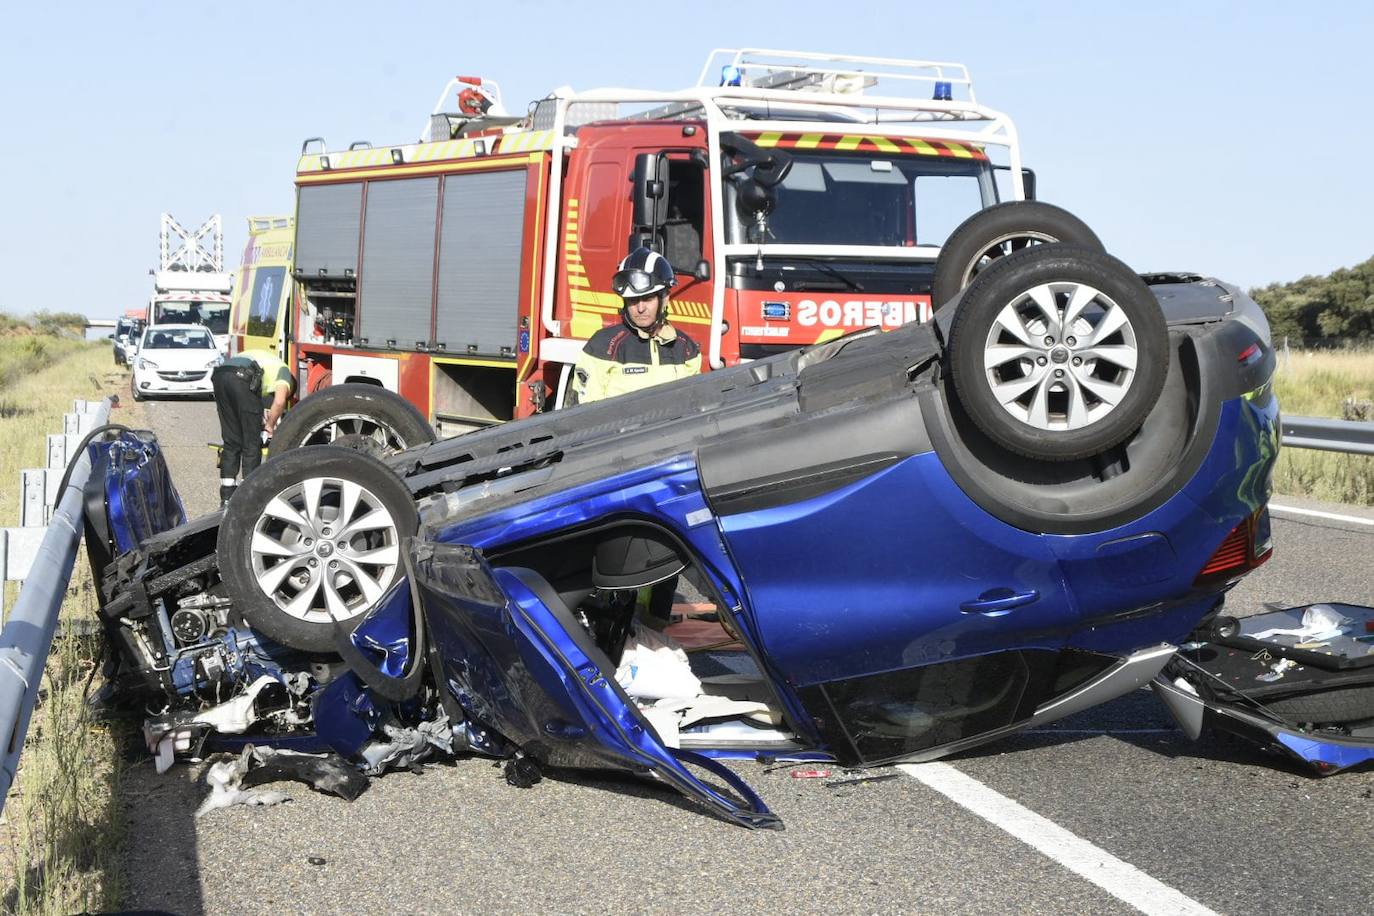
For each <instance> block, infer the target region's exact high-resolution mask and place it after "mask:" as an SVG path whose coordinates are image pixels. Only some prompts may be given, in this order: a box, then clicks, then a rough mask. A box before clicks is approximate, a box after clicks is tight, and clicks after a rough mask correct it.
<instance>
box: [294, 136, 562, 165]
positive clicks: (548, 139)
mask: <svg viewBox="0 0 1374 916" xmlns="http://www.w3.org/2000/svg"><path fill="white" fill-rule="evenodd" d="M553 141H554V136H553V131H551V130H533V131H522V132H520V133H515V134H505V135H503V136H499V137H465V138H463V139H461V140H439V141H436V142H434V143H414V144H408V145H405V146H398V147H390V146H383V147H376V148H370V149H360V150H343V151H341V152H332V153H331V152H325V153H318V154H313V155H310V156H302V157H301V159H300V162H299V163H298V164H297V166H296V171H297V172H322V171H324V169H323V168H322V167H321V165H320V157H321V156H328V157H329V171H331V172H336V171H339V170H340V169H350V168H363V167H366V166H374V165H390V164H391V162H392V158H391V151H392V150H393V149H399V150H400V151H401V155H402V157H403V158H404V160H405V162H407V163H410V162H439V161H442V160H446V159H470V158H472V157H474V156H476V155H477V146H478V144H479V143H480V144H481V146H482V149H483V151H484V152H485V153H487V154H492V153H501V154H506V153H529V152H536V151H542V150H549V149H553Z"/></svg>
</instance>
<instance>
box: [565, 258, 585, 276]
mask: <svg viewBox="0 0 1374 916" xmlns="http://www.w3.org/2000/svg"><path fill="white" fill-rule="evenodd" d="M586 272H587V268H585V267H583V266H582V264H581V262H577V263H574V262H572V261H569V262H568V273H570V274H585V273H586Z"/></svg>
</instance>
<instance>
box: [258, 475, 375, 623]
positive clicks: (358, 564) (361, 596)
mask: <svg viewBox="0 0 1374 916" xmlns="http://www.w3.org/2000/svg"><path fill="white" fill-rule="evenodd" d="M249 549H250V556H251V558H252V568H253V576H254V578H255V579H256V582H257V585H258V588H260V589H261V590H262V592H263V594H265V595H266V596H268V598H270V599H271V600H272V602H273V603H274V604H276V606H277V607H278V608H280V609H281V610H282V611H283V612H284V613H286V614H288V615H289V616H291V617H294V618H296V619H298V620H303V621H306V622H312V623H324V622H327V621H330V620H335V621H345V620H349V619H351V618H353V617H355V616H357V615H358V614H359V613H361V612H362V611H364V610H366V609H367V608H370V607H371V606H372V605H373V604H374V603H375V602H376V600H377V599H378V598H380V597H381V595H382V592H383V591H385V589H386V587H387V586H388V585H390V584H391V582H392V580H393V579H394V578H395V575H396V570H397V567H398V566H399V565H400V562H401V559H400V534H399V531H398V528H397V523H396V520H395V519H394V518H393V517H392V515H391V513H390V512H389V511H388V510H387V508H386V506H385V505H384V504H383V503H382V501H381V500H380V499H379V498H378V497H377V496H376V495H374V494H373V493H372V492H371V491H370V490H368V489H367V488H366V487H363V486H361V485H360V484H357V483H353V482H351V481H348V480H342V479H339V478H335V477H311V478H307V479H306V480H303V481H301V482H299V483H296V484H292V485H291V486H289V487H287V488H286V489H284V490H283V491H282V492H280V493H279V494H277V496H276V497H275V498H273V499H272V500H271V501H270V502H268V504H267V506H266V507H265V508H264V509H263V511H262V515H261V516H260V517H259V519H258V521H257V524H256V525H254V528H253V536H252V542H251V545H250V548H249Z"/></svg>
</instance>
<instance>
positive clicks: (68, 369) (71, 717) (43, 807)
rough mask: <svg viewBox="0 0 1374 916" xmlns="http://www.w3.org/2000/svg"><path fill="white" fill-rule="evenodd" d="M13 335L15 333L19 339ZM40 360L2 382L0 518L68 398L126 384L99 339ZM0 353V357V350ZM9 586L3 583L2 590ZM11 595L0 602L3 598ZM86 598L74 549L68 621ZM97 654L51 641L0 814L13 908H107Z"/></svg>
mask: <svg viewBox="0 0 1374 916" xmlns="http://www.w3.org/2000/svg"><path fill="white" fill-rule="evenodd" d="M21 339H22V338H21ZM43 339H44V340H46V341H48V342H56V343H57V344H58V345H59V346H60V347H61V348H62V352H61V353H58V354H57V355H58V357H59V358H58V359H57V361H56V362H53V363H52V364H51V365H49V366H48V367H47V368H36V369H35V368H32V367H30V368H29V369H28V370H27V371H26V372H25V373H24V374H23V375H22V377H18V378H17V379H16V380H15V381H14V382H13V384H11V385H9V386H7V387H5V388H4V389H3V390H0V524H3V525H14V524H17V523H18V515H19V471H20V470H21V469H23V468H27V467H42V466H43V464H44V463H45V460H46V451H47V439H46V437H47V434H49V433H53V432H60V431H61V429H62V415H63V414H64V413H66V412H67V411H69V410H71V405H72V401H73V400H74V399H77V398H81V399H86V400H91V399H95V398H97V397H101V396H103V395H106V394H110V393H115V392H118V391H120V390H123V388H124V387H125V386H126V385H127V378H128V376H127V374H126V373H125V372H124V371H123V370H117V369H116V368H115V367H114V365H113V361H112V359H111V356H110V350H109V346H108V344H104V343H95V344H90V345H87V344H82V343H80V342H77V341H66V340H62V339H61V338H43ZM0 358H3V355H0ZM11 588H13V587H12V586H11ZM13 595H14V593H13V591H11V592H10V594H9V595H8V596H7V600H6V607H9V606H10V605H11V604H12V599H13ZM95 611H96V600H95V594H94V592H93V590H92V586H91V581H90V571H89V569H88V568H87V565H86V563H85V559H84V556H81V555H78V558H77V564H76V567H75V571H74V573H73V576H72V587H71V589H70V590H69V592H68V595H67V599H66V602H65V603H64V604H63V607H62V619H63V620H64V621H66V622H70V621H76V620H93V619H94V616H95ZM98 651H99V641H98V638H97V637H78V636H64V637H61V638H59V639H58V640H57V641H56V643H55V644H54V646H53V650H52V654H51V656H50V657H49V659H48V664H47V668H46V671H45V675H44V678H43V685H42V687H41V691H40V701H39V706H38V708H37V709H36V710H35V712H34V715H33V720H32V722H31V723H30V726H29V733H28V737H27V740H26V741H25V746H24V752H23V756H22V757H21V759H20V767H19V774H18V777H17V778H16V780H15V785H14V787H13V788H12V789H11V790H10V794H9V797H8V799H7V801H6V805H5V813H4V819H3V822H0V875H3V876H4V879H5V884H6V887H5V890H4V893H3V897H0V906H2V907H3V909H4V910H5V911H6V912H14V913H76V912H88V911H89V912H96V911H101V910H108V909H112V908H113V907H115V906H116V905H117V902H118V897H119V869H118V858H117V856H118V852H119V846H120V837H119V833H120V829H121V828H120V824H121V820H120V812H119V810H118V807H117V805H118V801H117V798H118V796H117V793H116V791H115V788H116V785H117V782H118V779H119V755H118V753H117V748H116V744H117V736H116V735H115V734H114V733H112V732H111V730H110V729H109V728H108V727H106V726H104V725H101V724H98V723H95V722H93V721H92V720H91V717H90V714H89V712H88V711H87V709H86V705H85V702H84V691H85V686H86V680H87V678H88V677H89V676H90V674H91V672H92V670H93V668H94V666H95V657H96V654H97V652H98Z"/></svg>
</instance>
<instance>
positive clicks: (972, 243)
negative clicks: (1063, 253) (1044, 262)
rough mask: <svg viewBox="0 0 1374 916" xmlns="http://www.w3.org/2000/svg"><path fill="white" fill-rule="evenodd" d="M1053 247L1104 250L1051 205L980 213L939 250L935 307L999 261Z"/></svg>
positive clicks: (1021, 204) (1030, 203) (1010, 205)
mask: <svg viewBox="0 0 1374 916" xmlns="http://www.w3.org/2000/svg"><path fill="white" fill-rule="evenodd" d="M1052 243H1063V244H1068V245H1078V246H1079V247H1082V248H1091V249H1093V250H1094V251H1104V250H1105V249H1104V248H1103V247H1102V242H1101V241H1099V240H1098V238H1097V233H1095V232H1093V231H1092V229H1090V228H1088V224H1087V223H1085V222H1083V221H1082V220H1081V219H1079V218H1078V217H1076V216H1074V215H1073V214H1072V213H1070V212H1069V211H1068V210H1065V209H1063V208H1062V207H1056V206H1054V205H1053V204H1047V203H1044V202H1043V201H1038V200H1020V201H1008V202H1007V203H1002V204H995V205H994V206H991V207H987V208H986V209H983V210H979V211H978V212H977V213H975V214H973V215H972V216H970V217H969V218H968V219H966V220H964V221H963V222H962V223H960V224H959V225H958V226H956V227H955V229H954V231H953V232H951V233H950V234H949V238H948V239H946V240H945V243H944V244H943V245H941V246H940V256H939V258H937V259H936V261H935V279H934V281H933V285H932V288H931V300H932V304H933V305H934V306H935V307H936V308H939V307H940V306H942V305H944V304H945V303H946V302H948V301H949V300H951V299H953V298H954V297H955V296H956V295H958V294H959V293H960V292H961V291H962V290H964V289H966V288H967V287H968V285H969V284H970V283H972V282H973V280H974V278H975V277H977V276H978V274H979V273H981V272H982V271H984V270H986V269H987V268H988V267H990V266H991V265H993V264H995V263H996V262H997V261H998V260H1000V259H1001V258H1004V257H1006V256H1007V255H1009V254H1015V253H1016V252H1018V251H1023V250H1025V249H1027V248H1031V247H1035V246H1038V245H1048V244H1052Z"/></svg>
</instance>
